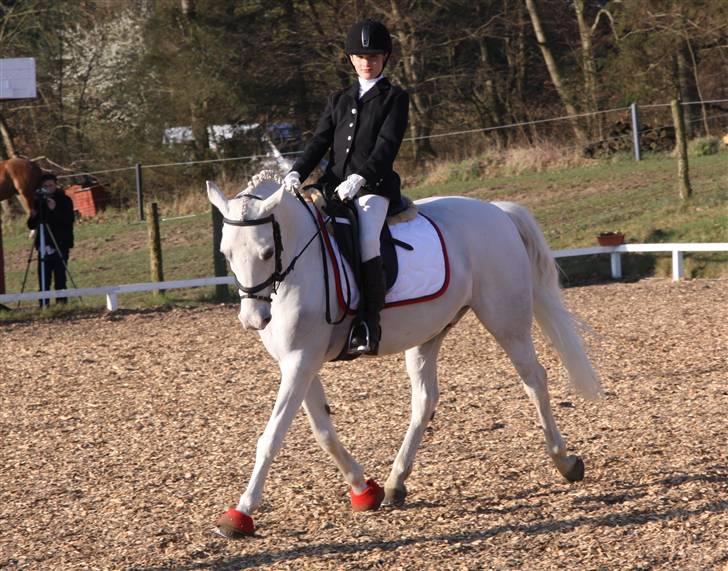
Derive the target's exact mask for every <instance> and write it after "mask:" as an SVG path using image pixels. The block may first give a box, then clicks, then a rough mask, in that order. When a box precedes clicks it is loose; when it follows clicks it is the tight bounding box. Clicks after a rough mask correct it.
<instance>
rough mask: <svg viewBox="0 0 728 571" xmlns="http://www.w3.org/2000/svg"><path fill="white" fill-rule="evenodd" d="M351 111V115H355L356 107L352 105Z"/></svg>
mask: <svg viewBox="0 0 728 571" xmlns="http://www.w3.org/2000/svg"><path fill="white" fill-rule="evenodd" d="M351 113H352V114H353V115H356V107H354V108H353V109H352V110H351Z"/></svg>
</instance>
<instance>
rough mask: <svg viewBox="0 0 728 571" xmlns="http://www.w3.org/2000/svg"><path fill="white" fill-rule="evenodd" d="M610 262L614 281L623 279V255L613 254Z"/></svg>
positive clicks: (610, 255) (610, 256)
mask: <svg viewBox="0 0 728 571" xmlns="http://www.w3.org/2000/svg"><path fill="white" fill-rule="evenodd" d="M609 261H610V262H611V265H612V279H615V280H618V279H620V278H621V277H622V254H620V253H619V252H612V253H611V254H609Z"/></svg>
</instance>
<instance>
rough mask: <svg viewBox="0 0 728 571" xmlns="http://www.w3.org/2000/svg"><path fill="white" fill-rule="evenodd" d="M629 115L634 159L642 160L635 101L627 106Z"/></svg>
mask: <svg viewBox="0 0 728 571" xmlns="http://www.w3.org/2000/svg"><path fill="white" fill-rule="evenodd" d="M629 116H630V119H631V121H632V147H633V148H634V160H636V161H639V160H642V153H641V151H640V129H641V127H640V111H639V107H637V104H636V103H632V104H630V106H629Z"/></svg>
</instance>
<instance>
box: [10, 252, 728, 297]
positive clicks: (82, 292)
mask: <svg viewBox="0 0 728 571" xmlns="http://www.w3.org/2000/svg"><path fill="white" fill-rule="evenodd" d="M633 252H634V253H640V252H641V253H646V252H670V253H671V254H672V279H673V281H678V280H680V279H681V278H682V277H683V275H684V273H685V267H684V261H683V256H684V254H685V253H688V252H728V242H714V243H708V244H692V243H686V244H622V245H620V246H593V247H590V248H571V249H567V250H555V251H554V252H553V255H554V257H555V258H569V257H573V256H592V255H594V254H609V256H610V260H611V270H612V277H613V278H614V279H619V278H621V277H622V254H626V253H633ZM233 283H234V282H233V278H232V276H226V277H217V278H197V279H192V280H177V281H168V282H151V283H140V284H124V285H114V286H101V287H92V288H75V289H64V290H51V291H46V292H40V291H37V292H26V293H9V294H3V295H0V303H12V302H15V301H32V300H40V299H55V298H57V297H84V296H94V295H105V296H106V308H107V309H108V310H109V311H116V310H117V309H118V308H119V295H121V294H125V293H135V292H142V291H157V290H168V289H181V288H193V287H204V286H213V285H223V284H224V285H233Z"/></svg>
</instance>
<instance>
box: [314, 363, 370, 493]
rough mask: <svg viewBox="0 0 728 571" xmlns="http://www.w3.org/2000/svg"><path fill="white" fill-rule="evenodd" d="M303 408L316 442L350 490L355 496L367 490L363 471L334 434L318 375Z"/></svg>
mask: <svg viewBox="0 0 728 571" xmlns="http://www.w3.org/2000/svg"><path fill="white" fill-rule="evenodd" d="M303 408H304V409H305V411H306V415H307V416H308V421H309V423H310V424H311V430H313V435H314V437H315V438H316V442H318V443H319V446H321V448H323V449H324V450H325V451H326V452H328V453H329V455H331V457H332V458H333V459H334V461H335V462H336V465H337V466H338V467H339V470H341V473H342V474H343V475H344V479H345V480H346V483H347V484H349V486H350V487H351V489H352V490H354V492H356V493H357V494H361V493H362V492H364V490H366V488H367V485H366V482H365V481H364V470H362V467H361V466H360V465H359V463H358V462H357V461H356V460H354V458H353V457H352V455H351V454H350V453H349V451H348V450H347V449H346V448H345V447H344V445H343V444H342V443H341V440H339V437H338V436H337V434H336V430H335V429H334V425H333V423H332V422H331V417H330V416H329V411H328V410H327V408H326V394H325V393H324V387H323V385H322V384H321V379H320V378H319V376H318V375H316V376H315V377H314V379H313V381H312V382H311V386H310V387H308V392H307V393H306V398H305V399H304V401H303Z"/></svg>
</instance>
